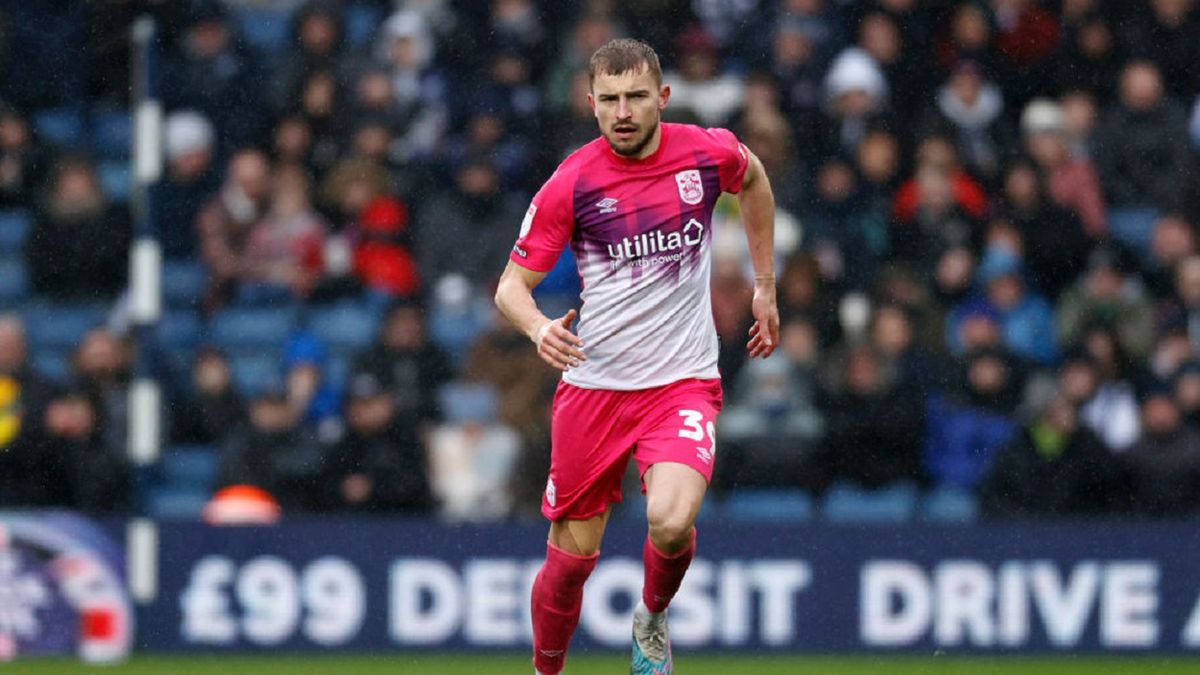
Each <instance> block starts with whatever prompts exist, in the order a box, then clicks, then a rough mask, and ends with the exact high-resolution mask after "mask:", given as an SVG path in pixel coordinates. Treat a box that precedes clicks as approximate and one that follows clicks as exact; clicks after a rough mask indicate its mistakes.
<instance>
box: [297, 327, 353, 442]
mask: <svg viewBox="0 0 1200 675" xmlns="http://www.w3.org/2000/svg"><path fill="white" fill-rule="evenodd" d="M328 368H329V354H328V352H327V351H326V350H325V346H324V345H322V344H321V343H320V342H319V341H318V340H317V339H316V337H314V336H313V335H311V334H310V333H308V332H306V331H297V332H295V333H293V334H292V335H291V336H290V337H288V339H287V342H286V343H284V345H283V368H282V371H283V386H284V388H285V392H286V394H287V402H288V406H289V408H290V410H291V413H292V417H293V418H294V419H295V421H296V422H297V423H298V424H301V425H304V428H305V430H306V431H308V430H315V431H316V433H317V435H318V437H319V438H320V439H321V440H322V441H330V440H333V439H336V438H338V437H339V436H340V435H341V431H342V426H341V419H340V413H341V405H342V400H341V396H340V394H339V393H338V391H337V389H336V388H335V387H334V385H333V383H331V382H330V381H329V373H328Z"/></svg>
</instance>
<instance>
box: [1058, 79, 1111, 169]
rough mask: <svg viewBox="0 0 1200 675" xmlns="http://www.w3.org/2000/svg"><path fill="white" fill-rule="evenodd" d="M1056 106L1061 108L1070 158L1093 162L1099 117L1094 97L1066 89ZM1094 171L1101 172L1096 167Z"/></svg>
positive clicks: (1083, 91)
mask: <svg viewBox="0 0 1200 675" xmlns="http://www.w3.org/2000/svg"><path fill="white" fill-rule="evenodd" d="M1058 105H1059V106H1060V107H1061V108H1062V113H1063V130H1064V132H1065V134H1066V140H1067V147H1068V148H1070V151H1071V156H1072V157H1074V158H1076V159H1081V160H1093V159H1094V158H1095V156H1096V150H1095V135H1096V124H1097V120H1098V119H1099V117H1100V111H1099V109H1098V106H1097V104H1096V97H1095V95H1094V94H1092V93H1091V92H1089V91H1087V90H1084V89H1068V90H1066V91H1065V92H1063V94H1062V95H1061V96H1060V97H1059V98H1058ZM1096 170H1097V172H1099V171H1100V170H1101V169H1100V167H1099V166H1098V165H1097V166H1096ZM1101 183H1102V184H1103V176H1101Z"/></svg>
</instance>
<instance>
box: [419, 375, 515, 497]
mask: <svg viewBox="0 0 1200 675" xmlns="http://www.w3.org/2000/svg"><path fill="white" fill-rule="evenodd" d="M439 398H440V403H441V408H442V410H443V412H444V413H445V415H446V418H445V422H444V423H443V424H441V425H439V426H438V427H437V428H435V429H434V430H433V432H432V434H431V436H430V440H429V468H430V477H429V480H430V486H431V487H432V488H433V493H434V494H435V495H436V496H437V499H438V502H439V503H440V511H441V513H442V515H443V516H445V517H446V518H449V519H451V520H470V521H486V520H495V519H498V518H503V517H504V516H505V515H507V514H508V512H509V511H510V510H511V509H512V507H513V503H512V493H511V491H510V483H511V481H512V478H513V469H514V467H515V466H516V463H517V460H518V456H519V455H520V451H521V448H520V440H519V438H518V436H517V434H516V432H514V431H513V430H512V429H510V428H509V427H507V426H505V425H503V424H501V423H500V422H499V421H498V419H497V417H496V407H497V400H496V399H497V395H496V392H495V390H493V389H492V388H491V387H490V386H487V385H464V384H448V385H446V386H445V387H443V388H442V390H441V392H440V394H439Z"/></svg>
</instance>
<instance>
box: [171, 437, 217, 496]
mask: <svg viewBox="0 0 1200 675" xmlns="http://www.w3.org/2000/svg"><path fill="white" fill-rule="evenodd" d="M217 465H218V460H217V453H216V451H215V450H214V449H213V448H211V447H209V446H206V445H179V446H173V447H171V448H168V449H167V451H166V452H165V453H163V456H162V460H161V462H160V463H159V469H160V471H161V474H162V481H163V484H164V485H165V486H169V487H175V488H184V489H189V488H190V489H196V490H202V491H204V492H209V491H211V490H212V487H213V485H214V483H215V482H216V480H217Z"/></svg>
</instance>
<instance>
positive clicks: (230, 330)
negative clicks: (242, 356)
mask: <svg viewBox="0 0 1200 675" xmlns="http://www.w3.org/2000/svg"><path fill="white" fill-rule="evenodd" d="M295 324H296V311H295V310H294V309H292V308H265V307H264V308H253V309H251V308H230V309H226V310H224V311H222V312H220V313H218V314H217V315H216V316H215V317H213V319H212V323H211V324H210V325H209V330H210V336H211V337H212V340H213V341H214V342H215V343H216V344H217V345H218V346H220V347H222V348H224V349H227V350H229V351H231V352H236V351H249V350H255V349H260V348H272V349H279V348H281V347H282V346H283V343H284V341H285V340H287V336H288V334H289V333H291V332H292V328H294V327H295Z"/></svg>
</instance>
